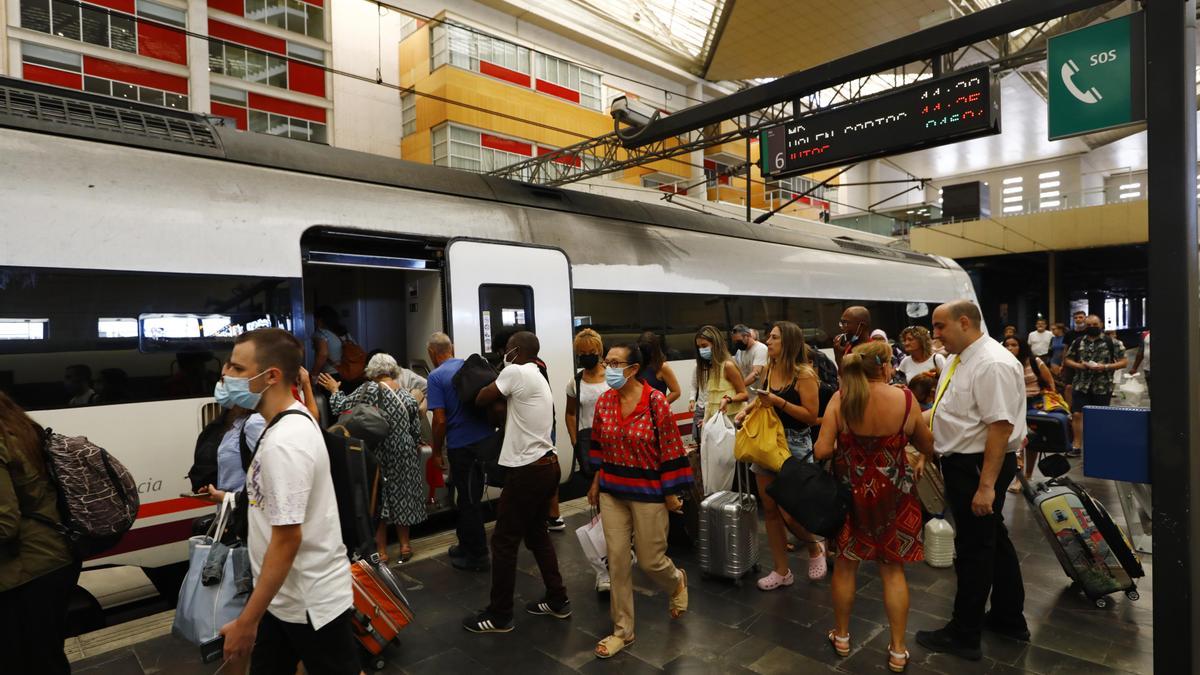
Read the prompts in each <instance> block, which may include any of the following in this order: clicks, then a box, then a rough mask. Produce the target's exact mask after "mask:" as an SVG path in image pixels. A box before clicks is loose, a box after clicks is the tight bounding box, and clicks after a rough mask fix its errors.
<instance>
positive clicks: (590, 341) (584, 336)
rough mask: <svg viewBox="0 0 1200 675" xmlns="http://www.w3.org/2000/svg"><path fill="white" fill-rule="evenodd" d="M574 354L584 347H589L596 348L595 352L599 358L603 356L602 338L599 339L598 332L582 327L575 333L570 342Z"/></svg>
mask: <svg viewBox="0 0 1200 675" xmlns="http://www.w3.org/2000/svg"><path fill="white" fill-rule="evenodd" d="M571 347H572V348H573V349H574V350H575V353H576V354H579V353H582V352H583V351H584V350H585V349H589V348H591V347H595V348H596V353H597V354H599V355H600V358H604V340H601V339H600V334H599V333H597V332H596V331H594V330H592V329H591V328H584V329H583V330H581V331H579V332H578V333H576V334H575V341H574V342H573V343H572V344H571Z"/></svg>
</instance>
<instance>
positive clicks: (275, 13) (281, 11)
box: [264, 0, 287, 28]
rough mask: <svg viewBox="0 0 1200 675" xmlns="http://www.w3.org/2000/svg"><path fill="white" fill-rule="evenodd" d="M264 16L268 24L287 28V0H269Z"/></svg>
mask: <svg viewBox="0 0 1200 675" xmlns="http://www.w3.org/2000/svg"><path fill="white" fill-rule="evenodd" d="M264 16H265V18H266V22H267V25H269V26H275V27H276V28H287V2H286V1H285V0H268V1H267V10H266V12H265V14H264Z"/></svg>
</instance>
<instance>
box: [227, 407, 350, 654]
mask: <svg viewBox="0 0 1200 675" xmlns="http://www.w3.org/2000/svg"><path fill="white" fill-rule="evenodd" d="M288 409H289V410H299V411H301V412H303V413H304V414H303V415H287V416H286V417H284V418H283V419H281V420H279V421H278V422H276V423H275V426H273V427H270V428H269V429H267V430H266V432H264V433H263V436H262V441H261V442H260V443H259V446H258V452H257V453H256V454H255V455H254V461H253V462H251V463H250V471H249V472H247V474H246V496H247V497H248V498H249V504H250V507H249V508H250V511H249V513H248V514H247V515H248V521H249V541H248V542H247V543H248V544H249V549H250V566H251V569H252V570H253V571H254V577H255V579H257V578H258V576H259V575H260V574H261V573H262V563H263V557H264V556H265V555H266V552H267V544H268V543H269V542H270V540H271V528H272V527H273V526H276V525H296V524H299V525H300V531H301V536H302V540H301V542H300V550H298V551H296V559H295V560H294V561H293V562H292V569H291V570H290V571H288V575H287V578H286V579H284V581H283V586H281V587H280V588H279V592H278V593H276V594H275V597H274V598H273V599H272V600H271V604H270V606H269V607H268V610H269V611H270V612H271V614H273V615H274V616H275V618H277V619H279V620H280V621H286V622H288V623H305V622H306V621H311V622H312V626H313V629H314V630H320V629H321V627H322V626H324V625H325V624H327V623H329V622H330V621H332V620H334V619H336V618H337V617H338V616H340V615H341V614H342V612H345V611H346V610H347V609H350V606H351V605H352V604H353V602H354V596H353V593H352V591H351V588H350V565H349V562H348V559H347V558H346V547H345V546H344V545H343V544H342V527H341V523H340V521H339V520H338V507H337V499H336V497H335V496H334V492H333V479H332V478H330V475H329V454H328V453H327V452H326V451H325V441H324V439H322V438H321V432H320V431H318V430H317V425H316V424H314V423H313V420H312V418H311V417H309V416H308V412H307V411H306V410H305V409H304V406H303V405H301V404H300V403H293V404H292V405H291V407H290V408H288Z"/></svg>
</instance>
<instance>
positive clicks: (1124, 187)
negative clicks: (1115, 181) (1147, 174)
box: [1120, 183, 1142, 190]
mask: <svg viewBox="0 0 1200 675" xmlns="http://www.w3.org/2000/svg"><path fill="white" fill-rule="evenodd" d="M1140 187H1142V184H1141V183H1126V184H1124V185H1122V186H1121V188H1120V189H1122V190H1136V189H1138V188H1140Z"/></svg>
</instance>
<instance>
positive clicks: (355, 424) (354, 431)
mask: <svg viewBox="0 0 1200 675" xmlns="http://www.w3.org/2000/svg"><path fill="white" fill-rule="evenodd" d="M378 386H382V385H378ZM333 426H341V427H345V428H346V431H348V432H350V436H351V437H352V438H357V439H358V440H360V441H362V442H363V443H364V444H366V445H367V446H368V447H375V446H376V445H378V444H379V443H380V442H382V441H383V439H385V438H387V435H388V432H389V431H390V430H391V426H390V425H389V424H388V421H387V418H386V417H384V416H383V411H381V410H380V409H379V408H378V407H377V406H373V405H371V404H369V403H359V404H358V405H355V406H354V407H353V408H350V409H349V410H347V411H345V412H343V413H342V414H341V415H338V419H337V422H336V423H334V425H333ZM332 429H333V427H330V430H331V431H332Z"/></svg>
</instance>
